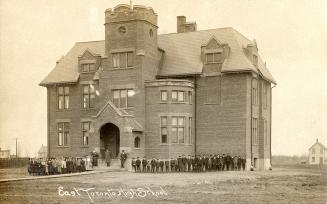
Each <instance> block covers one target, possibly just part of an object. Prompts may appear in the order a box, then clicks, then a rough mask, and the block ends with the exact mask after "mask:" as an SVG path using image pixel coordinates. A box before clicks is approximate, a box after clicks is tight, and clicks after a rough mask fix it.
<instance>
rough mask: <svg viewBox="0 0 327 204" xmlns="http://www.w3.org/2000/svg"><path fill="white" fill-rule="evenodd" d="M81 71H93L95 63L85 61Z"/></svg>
mask: <svg viewBox="0 0 327 204" xmlns="http://www.w3.org/2000/svg"><path fill="white" fill-rule="evenodd" d="M81 67H82V72H94V71H95V63H87V64H82V65H81Z"/></svg>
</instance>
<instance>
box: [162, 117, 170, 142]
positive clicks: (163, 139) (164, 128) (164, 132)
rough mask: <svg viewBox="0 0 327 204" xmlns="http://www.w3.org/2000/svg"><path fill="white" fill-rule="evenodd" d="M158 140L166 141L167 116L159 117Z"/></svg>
mask: <svg viewBox="0 0 327 204" xmlns="http://www.w3.org/2000/svg"><path fill="white" fill-rule="evenodd" d="M160 135H161V138H160V141H161V143H162V144H166V143H167V142H168V128H167V116H161V117H160Z"/></svg>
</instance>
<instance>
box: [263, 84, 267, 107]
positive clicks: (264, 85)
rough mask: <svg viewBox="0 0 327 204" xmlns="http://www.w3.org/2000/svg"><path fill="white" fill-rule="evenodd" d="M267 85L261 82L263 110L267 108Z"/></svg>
mask: <svg viewBox="0 0 327 204" xmlns="http://www.w3.org/2000/svg"><path fill="white" fill-rule="evenodd" d="M267 89H268V85H267V84H266V82H265V81H262V106H263V107H264V108H267V106H268V93H267V92H268V91H267Z"/></svg>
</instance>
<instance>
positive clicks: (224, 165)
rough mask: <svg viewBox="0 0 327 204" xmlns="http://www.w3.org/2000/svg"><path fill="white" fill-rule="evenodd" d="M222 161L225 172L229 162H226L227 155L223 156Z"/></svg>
mask: <svg viewBox="0 0 327 204" xmlns="http://www.w3.org/2000/svg"><path fill="white" fill-rule="evenodd" d="M221 160H222V164H223V165H222V171H224V170H225V167H226V166H227V160H226V156H225V154H223V156H222V157H221Z"/></svg>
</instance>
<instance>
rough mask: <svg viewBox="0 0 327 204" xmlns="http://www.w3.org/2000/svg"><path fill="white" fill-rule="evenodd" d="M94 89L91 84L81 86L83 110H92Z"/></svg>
mask: <svg viewBox="0 0 327 204" xmlns="http://www.w3.org/2000/svg"><path fill="white" fill-rule="evenodd" d="M94 105H95V88H94V85H93V84H87V85H83V105H82V106H83V108H84V109H88V108H94Z"/></svg>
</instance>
